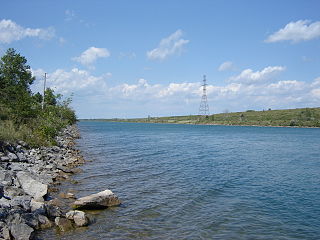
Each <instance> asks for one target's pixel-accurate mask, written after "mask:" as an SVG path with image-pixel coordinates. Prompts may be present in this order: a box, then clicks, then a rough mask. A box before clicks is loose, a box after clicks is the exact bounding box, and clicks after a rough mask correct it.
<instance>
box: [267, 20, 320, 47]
mask: <svg viewBox="0 0 320 240" xmlns="http://www.w3.org/2000/svg"><path fill="white" fill-rule="evenodd" d="M319 37H320V21H318V22H313V23H311V22H310V21H308V20H299V21H297V22H290V23H288V24H287V25H286V26H285V27H284V28H281V29H280V30H279V31H277V32H275V33H273V34H272V35H270V36H269V37H268V38H267V39H266V40H265V42H269V43H273V42H280V41H292V42H301V41H307V40H311V39H315V38H319Z"/></svg>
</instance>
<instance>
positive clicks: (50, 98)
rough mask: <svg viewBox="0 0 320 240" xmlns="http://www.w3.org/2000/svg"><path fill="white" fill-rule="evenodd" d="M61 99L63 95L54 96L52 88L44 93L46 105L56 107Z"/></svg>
mask: <svg viewBox="0 0 320 240" xmlns="http://www.w3.org/2000/svg"><path fill="white" fill-rule="evenodd" d="M61 97H62V96H61V94H54V90H53V89H51V88H47V89H46V91H45V92H44V102H45V104H46V105H51V106H56V105H57V103H58V100H59V99H60V98H61Z"/></svg>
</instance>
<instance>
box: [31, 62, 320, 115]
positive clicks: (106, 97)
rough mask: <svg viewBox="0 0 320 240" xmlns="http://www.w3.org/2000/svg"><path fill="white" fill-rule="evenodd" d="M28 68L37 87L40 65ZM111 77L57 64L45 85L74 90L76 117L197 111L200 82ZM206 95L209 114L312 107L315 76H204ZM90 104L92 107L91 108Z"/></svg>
mask: <svg viewBox="0 0 320 240" xmlns="http://www.w3.org/2000/svg"><path fill="white" fill-rule="evenodd" d="M271 68H272V67H269V71H268V70H265V69H268V68H265V69H263V70H262V71H258V73H259V74H260V75H261V76H263V74H262V72H264V73H265V74H267V73H269V72H272V71H271V70H270V69H271ZM264 70H265V71H264ZM32 72H33V75H34V76H36V77H37V78H36V79H37V80H36V83H35V84H34V85H35V86H33V89H32V90H33V91H34V92H37V91H42V84H43V75H44V70H42V69H37V70H32ZM253 73H257V72H253ZM111 77H112V74H111V73H106V74H103V75H99V76H96V75H93V74H92V73H90V72H89V71H87V70H82V69H78V68H73V69H71V70H64V69H57V70H55V71H53V72H51V73H50V72H49V73H48V79H47V84H48V87H51V88H53V89H54V90H55V91H56V92H57V93H62V94H64V95H68V94H70V93H74V96H75V97H74V98H75V100H74V104H75V106H76V108H79V112H80V113H81V114H82V116H87V117H88V115H87V114H88V112H90V114H91V113H92V114H95V116H97V117H99V113H100V112H101V110H99V108H105V109H109V111H111V110H110V108H112V112H110V113H109V117H115V116H119V115H118V114H124V113H126V114H127V113H128V114H129V113H130V114H132V115H135V116H139V115H140V116H141V114H144V115H147V114H149V113H151V114H152V115H154V114H158V115H160V114H161V115H170V114H171V115H172V114H190V113H191V114H192V113H195V114H196V113H197V110H198V107H199V104H200V100H201V95H202V88H201V83H200V82H171V83H167V84H150V83H149V82H148V81H147V80H146V79H144V78H140V79H137V81H136V82H134V83H128V82H126V81H124V82H123V83H121V84H116V85H111V84H110V83H109V81H110V80H109V79H110V78H111ZM209 80H210V79H209ZM107 83H108V84H107ZM207 95H208V101H209V107H210V109H212V112H214V113H218V112H222V111H224V110H225V109H228V110H229V111H245V110H247V109H257V110H259V109H260V110H261V109H268V108H272V109H280V108H298V107H307V106H310V107H312V106H318V105H319V99H320V77H319V78H316V79H314V80H313V81H311V82H306V81H298V80H275V79H273V78H271V80H270V81H252V82H250V84H247V83H246V82H241V81H240V82H229V83H227V84H226V85H223V86H217V85H213V84H211V83H210V81H208V86H207ZM84 106H86V107H84ZM93 106H94V109H95V110H92V109H93ZM84 108H86V109H85V110H84ZM120 109H121V110H120ZM76 110H78V109H76ZM117 111H119V112H117ZM144 115H143V116H144ZM103 116H104V115H103ZM122 116H123V115H122ZM129 116H130V115H129ZM100 117H102V116H101V115H100Z"/></svg>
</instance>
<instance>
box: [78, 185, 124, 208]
mask: <svg viewBox="0 0 320 240" xmlns="http://www.w3.org/2000/svg"><path fill="white" fill-rule="evenodd" d="M120 203H121V202H120V200H119V199H118V197H117V196H116V195H115V194H114V193H113V192H112V191H111V190H109V189H107V190H104V191H102V192H99V193H95V194H92V195H89V196H86V197H82V198H79V199H77V200H76V201H75V202H74V203H73V208H82V209H94V208H104V207H111V206H118V205H120Z"/></svg>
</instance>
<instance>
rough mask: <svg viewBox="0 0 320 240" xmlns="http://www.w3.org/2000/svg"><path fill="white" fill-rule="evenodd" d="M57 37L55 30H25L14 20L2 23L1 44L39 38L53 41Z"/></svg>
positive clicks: (0, 31) (0, 29) (0, 26)
mask: <svg viewBox="0 0 320 240" xmlns="http://www.w3.org/2000/svg"><path fill="white" fill-rule="evenodd" d="M54 35H55V31H54V28H52V27H49V28H46V29H44V28H24V27H22V26H20V25H18V24H17V23H15V22H13V21H12V20H10V19H8V20H6V19H3V20H1V21H0V43H11V42H13V41H18V40H21V39H23V38H26V37H37V38H40V39H51V38H53V37H54Z"/></svg>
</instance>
